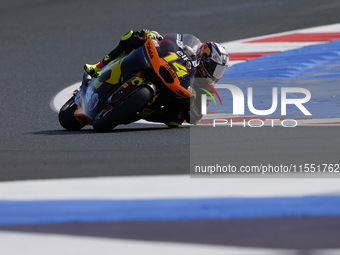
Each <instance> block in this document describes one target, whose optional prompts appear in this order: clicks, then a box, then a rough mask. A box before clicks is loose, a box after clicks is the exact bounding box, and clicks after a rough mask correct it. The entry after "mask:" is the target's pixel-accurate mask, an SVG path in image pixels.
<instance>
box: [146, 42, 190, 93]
mask: <svg viewBox="0 0 340 255" xmlns="http://www.w3.org/2000/svg"><path fill="white" fill-rule="evenodd" d="M145 49H146V52H147V53H148V56H149V59H150V62H151V65H152V67H153V69H154V70H155V72H156V73H157V75H158V76H159V78H161V79H162V81H163V82H164V84H165V85H166V86H167V87H168V88H169V89H170V90H171V91H172V92H174V93H175V94H177V95H179V96H181V97H184V98H188V97H191V96H192V93H191V92H190V91H189V90H187V89H185V88H183V87H182V86H181V83H180V81H179V78H178V76H177V74H176V72H175V71H174V70H173V69H172V67H171V66H170V65H169V64H168V63H167V62H166V61H165V60H164V59H162V58H160V57H159V56H158V53H157V50H156V47H155V45H154V44H153V41H152V39H151V38H150V39H148V40H147V41H146V42H145ZM161 67H163V68H165V69H166V70H167V71H168V72H169V73H170V75H171V76H172V78H173V82H172V83H168V82H166V81H165V80H164V78H163V77H162V75H161V74H160V69H161Z"/></svg>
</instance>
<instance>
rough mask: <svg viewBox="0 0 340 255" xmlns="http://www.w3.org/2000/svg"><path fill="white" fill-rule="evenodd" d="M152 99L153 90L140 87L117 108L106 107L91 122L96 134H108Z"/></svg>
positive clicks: (132, 116)
mask: <svg viewBox="0 0 340 255" xmlns="http://www.w3.org/2000/svg"><path fill="white" fill-rule="evenodd" d="M152 98H153V90H152V89H151V88H150V87H148V86H140V87H139V88H137V89H136V90H135V91H134V92H132V93H131V94H130V95H128V96H127V97H126V98H125V100H124V101H122V102H121V103H120V104H119V105H117V106H111V105H107V106H106V107H105V108H104V109H103V110H102V111H101V112H100V113H99V114H98V115H97V117H96V119H95V120H94V121H93V128H94V130H95V131H96V132H109V131H111V130H112V129H113V128H114V127H116V126H118V125H119V124H123V123H126V122H128V120H131V119H133V118H134V117H135V116H136V114H137V113H138V112H139V111H141V110H142V109H143V108H144V106H145V105H146V104H147V103H148V102H149V101H150V100H151V99H152Z"/></svg>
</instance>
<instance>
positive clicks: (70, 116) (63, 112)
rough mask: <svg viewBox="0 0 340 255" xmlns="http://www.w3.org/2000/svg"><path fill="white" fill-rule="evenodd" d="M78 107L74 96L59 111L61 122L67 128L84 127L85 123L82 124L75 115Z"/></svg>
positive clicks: (77, 128)
mask: <svg viewBox="0 0 340 255" xmlns="http://www.w3.org/2000/svg"><path fill="white" fill-rule="evenodd" d="M77 107H78V106H77V105H76V103H75V102H74V96H73V97H71V98H70V99H69V100H68V101H67V102H66V103H65V104H64V105H63V107H61V109H60V111H59V123H60V125H61V126H62V127H63V128H65V129H67V130H80V129H82V128H83V127H84V125H81V124H80V123H79V122H78V121H77V119H76V117H75V116H74V112H75V111H76V110H77Z"/></svg>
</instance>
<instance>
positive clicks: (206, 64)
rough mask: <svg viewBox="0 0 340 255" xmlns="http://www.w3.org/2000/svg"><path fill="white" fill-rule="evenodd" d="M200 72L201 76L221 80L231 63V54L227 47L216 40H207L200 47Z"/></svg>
mask: <svg viewBox="0 0 340 255" xmlns="http://www.w3.org/2000/svg"><path fill="white" fill-rule="evenodd" d="M198 58H199V61H200V65H199V66H198V74H199V76H200V77H201V78H207V79H211V80H212V82H217V81H218V80H220V79H221V78H222V76H223V74H224V72H225V70H226V69H227V67H228V65H229V54H228V53H227V51H226V49H225V48H224V47H223V46H222V45H220V44H218V43H215V42H206V43H203V44H202V45H200V47H199V49H198Z"/></svg>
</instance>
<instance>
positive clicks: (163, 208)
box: [0, 195, 340, 226]
mask: <svg viewBox="0 0 340 255" xmlns="http://www.w3.org/2000/svg"><path fill="white" fill-rule="evenodd" d="M327 216H340V196H335V195H334V196H305V197H278V198H207V199H160V200H159V199H151V200H56V201H54V200H53V201H51V200H48V201H4V200H2V201H0V225H2V226H6V225H7V226H8V225H27V224H57V223H71V222H125V221H175V220H213V219H251V218H278V217H327Z"/></svg>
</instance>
